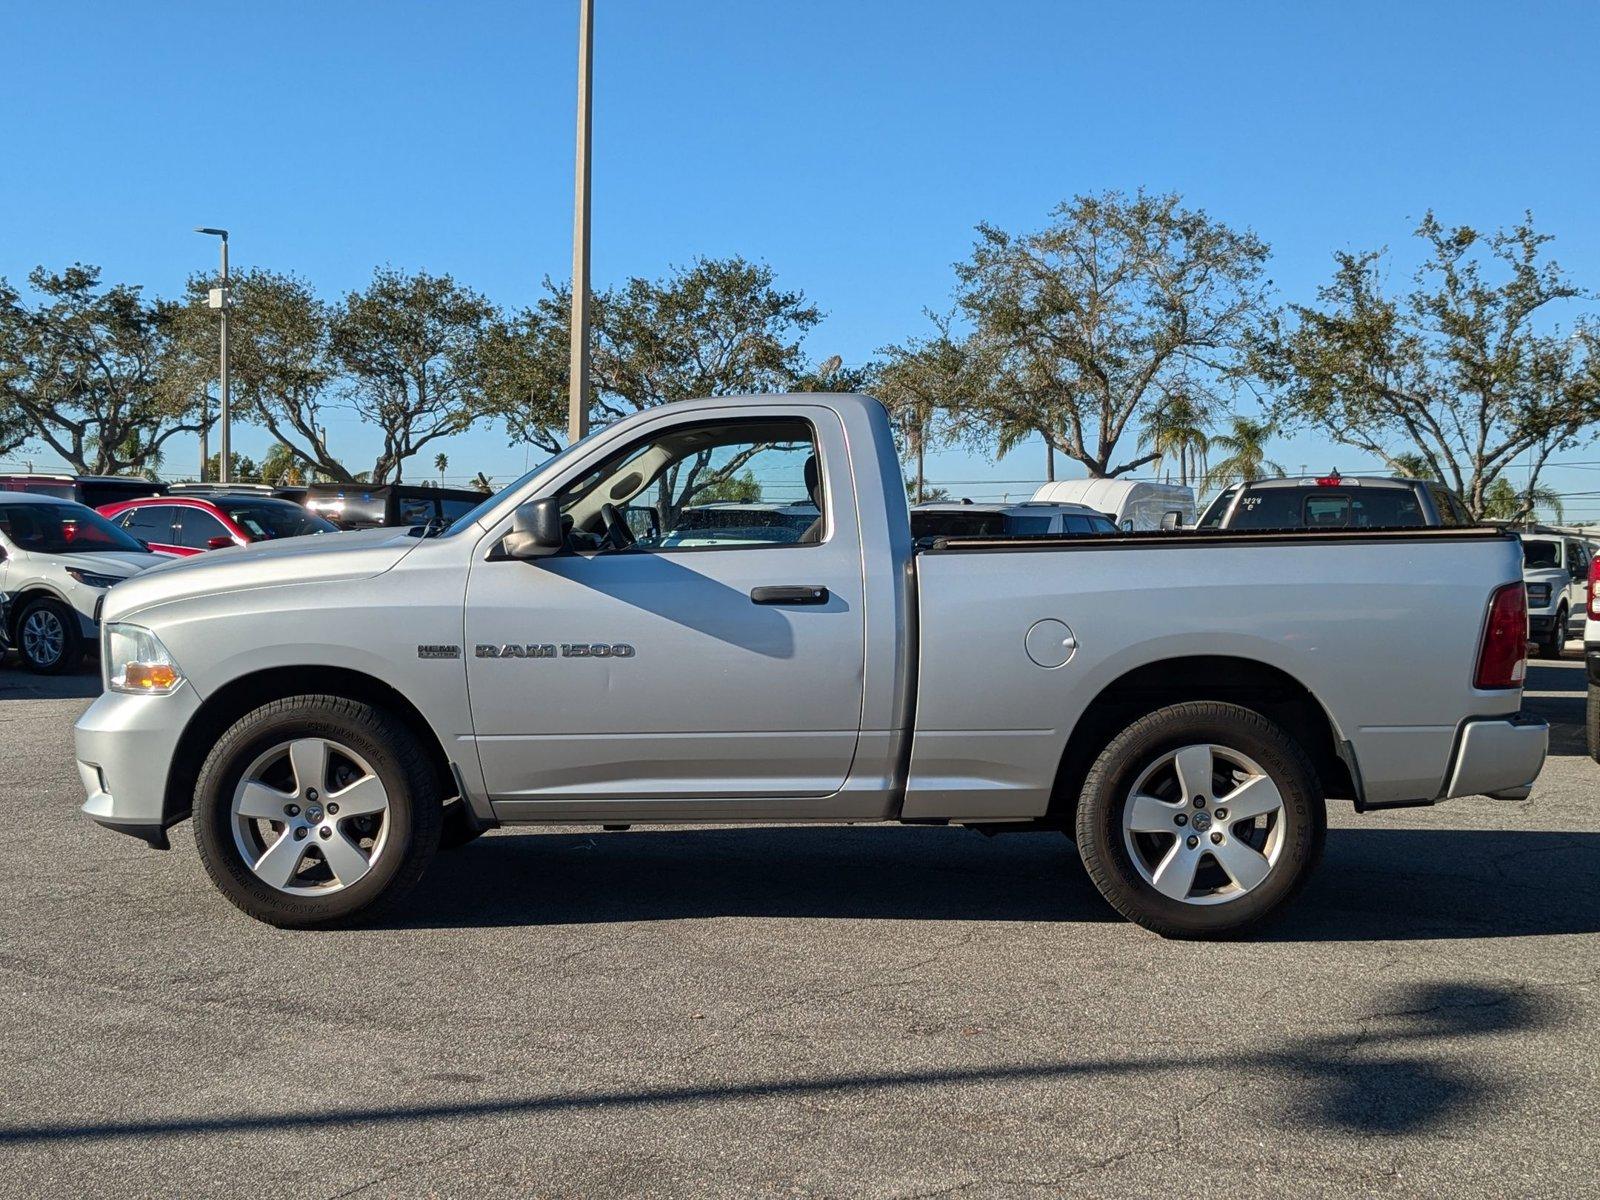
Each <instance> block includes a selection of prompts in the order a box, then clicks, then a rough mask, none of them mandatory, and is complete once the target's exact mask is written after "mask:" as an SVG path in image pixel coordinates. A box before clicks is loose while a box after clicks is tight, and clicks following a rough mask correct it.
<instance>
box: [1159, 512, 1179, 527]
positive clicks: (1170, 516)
mask: <svg viewBox="0 0 1600 1200" xmlns="http://www.w3.org/2000/svg"><path fill="white" fill-rule="evenodd" d="M1161 528H1163V529H1182V528H1183V509H1181V508H1169V509H1167V511H1166V512H1164V513H1162V514H1161Z"/></svg>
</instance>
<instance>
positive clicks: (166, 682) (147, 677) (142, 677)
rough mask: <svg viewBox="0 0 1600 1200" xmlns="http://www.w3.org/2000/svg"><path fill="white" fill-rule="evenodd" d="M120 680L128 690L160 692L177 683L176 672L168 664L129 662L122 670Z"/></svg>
mask: <svg viewBox="0 0 1600 1200" xmlns="http://www.w3.org/2000/svg"><path fill="white" fill-rule="evenodd" d="M122 678H123V682H124V683H125V684H126V685H127V686H128V687H129V688H145V689H147V690H150V691H160V690H165V689H167V688H170V687H172V686H173V684H175V683H177V682H178V672H177V671H176V670H175V669H174V668H173V667H172V665H171V664H170V663H136V662H131V663H129V664H128V665H127V667H126V668H125V669H124V673H123V677H122Z"/></svg>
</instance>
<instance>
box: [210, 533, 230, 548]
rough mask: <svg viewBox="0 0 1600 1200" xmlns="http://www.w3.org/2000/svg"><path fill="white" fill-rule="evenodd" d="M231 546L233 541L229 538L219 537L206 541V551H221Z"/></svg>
mask: <svg viewBox="0 0 1600 1200" xmlns="http://www.w3.org/2000/svg"><path fill="white" fill-rule="evenodd" d="M231 545H233V539H232V538H231V537H223V536H220V535H219V536H217V537H214V538H207V539H206V549H207V550H222V549H225V548H226V547H228V546H231Z"/></svg>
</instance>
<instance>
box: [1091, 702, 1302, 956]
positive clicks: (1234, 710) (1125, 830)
mask: <svg viewBox="0 0 1600 1200" xmlns="http://www.w3.org/2000/svg"><path fill="white" fill-rule="evenodd" d="M1326 832H1327V811H1326V808H1325V807H1324V804H1323V799H1322V795H1321V792H1320V790H1319V789H1318V787H1317V785H1316V773H1315V772H1314V771H1313V769H1312V767H1311V764H1310V762H1308V761H1307V759H1306V756H1305V754H1304V752H1303V751H1301V749H1300V747H1299V746H1298V745H1296V743H1295V742H1294V740H1293V739H1292V738H1290V737H1289V736H1288V735H1287V734H1286V733H1284V731H1283V730H1282V729H1280V728H1279V727H1278V726H1277V725H1274V724H1273V723H1272V722H1271V721H1269V720H1267V719H1266V718H1265V717H1263V716H1261V715H1260V714H1259V713H1256V712H1252V711H1251V710H1249V709H1247V708H1240V707H1239V706H1237V705H1233V704H1220V703H1215V702H1212V701H1196V702H1190V703H1185V704H1175V705H1173V706H1171V707H1170V708H1163V709H1159V710H1157V711H1156V712H1153V713H1151V714H1150V715H1148V716H1146V717H1143V718H1141V719H1140V720H1139V721H1137V722H1135V723H1134V724H1133V725H1131V726H1129V727H1128V728H1127V729H1125V730H1123V731H1122V732H1121V733H1120V734H1118V735H1117V736H1116V737H1115V738H1113V739H1112V740H1111V743H1110V744H1109V745H1108V746H1106V748H1105V749H1104V750H1103V751H1101V752H1100V755H1099V757H1098V758H1096V759H1095V762H1094V765H1093V766H1092V767H1090V769H1089V774H1088V777H1087V778H1086V779H1085V780H1084V785H1083V792H1082V794H1081V796H1080V798H1079V802H1078V816H1077V833H1078V837H1077V842H1078V852H1079V854H1080V855H1082V857H1083V863H1084V866H1085V868H1087V870H1088V872H1089V877H1090V879H1092V880H1093V881H1094V885H1095V887H1096V888H1098V889H1099V891H1100V894H1101V895H1102V896H1104V897H1105V898H1106V900H1107V902H1108V903H1110V905H1111V906H1112V907H1113V908H1115V909H1116V910H1117V911H1118V912H1120V913H1121V914H1122V915H1123V916H1125V917H1127V918H1128V919H1129V920H1131V921H1135V922H1137V923H1138V924H1140V925H1143V926H1144V927H1145V928H1146V929H1150V930H1153V931H1155V932H1156V933H1159V934H1161V935H1163V936H1165V937H1191V938H1194V937H1216V936H1221V935H1224V934H1231V933H1237V932H1239V931H1241V930H1244V929H1246V928H1248V927H1250V926H1252V925H1255V924H1257V923H1258V922H1260V921H1262V920H1264V919H1265V918H1266V917H1268V916H1269V915H1271V914H1272V913H1274V912H1276V911H1277V910H1278V909H1279V908H1281V907H1282V906H1283V904H1285V903H1286V902H1287V901H1288V900H1289V899H1290V898H1291V897H1293V895H1294V894H1295V893H1296V892H1297V891H1298V890H1299V889H1300V887H1301V886H1302V885H1303V884H1304V883H1305V881H1306V878H1307V877H1308V876H1309V875H1310V873H1311V870H1312V868H1313V867H1314V866H1315V865H1316V862H1317V859H1318V858H1319V857H1320V855H1321V853H1322V843H1323V839H1324V836H1325V835H1326Z"/></svg>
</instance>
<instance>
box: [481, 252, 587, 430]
mask: <svg viewBox="0 0 1600 1200" xmlns="http://www.w3.org/2000/svg"><path fill="white" fill-rule="evenodd" d="M545 287H546V289H547V291H549V293H550V294H549V295H547V296H545V297H542V298H541V299H540V300H539V301H538V302H537V303H535V304H534V305H533V307H531V308H526V309H523V310H522V311H521V312H520V313H517V314H515V315H514V316H511V317H509V318H508V317H501V318H499V319H497V320H495V321H494V322H492V323H491V324H490V326H489V328H488V330H487V331H486V332H485V334H484V339H483V369H484V380H483V391H484V400H483V409H484V413H485V414H486V415H489V416H494V417H498V418H499V419H500V420H501V421H503V422H504V423H505V426H506V432H507V433H509V434H510V435H511V442H512V444H513V445H517V444H531V445H534V446H537V447H538V448H539V449H540V450H542V451H544V453H545V454H554V453H556V452H557V451H558V450H560V449H561V445H562V441H563V439H564V437H565V434H566V428H567V368H568V359H567V346H568V344H569V342H568V336H567V323H566V313H565V310H564V308H563V305H564V304H565V301H564V300H560V299H559V297H560V293H559V292H558V291H557V290H556V289H555V288H554V286H553V285H552V284H551V283H550V281H549V280H545Z"/></svg>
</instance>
